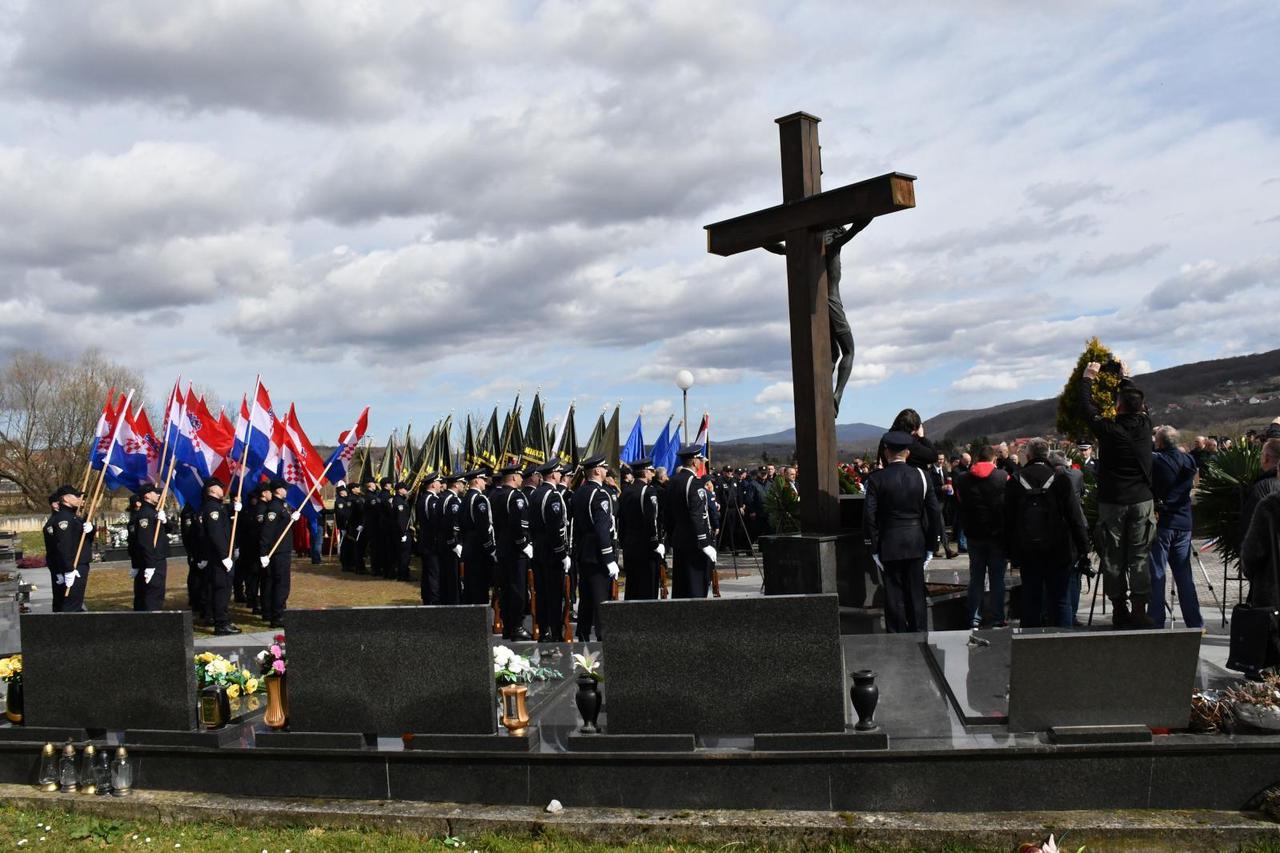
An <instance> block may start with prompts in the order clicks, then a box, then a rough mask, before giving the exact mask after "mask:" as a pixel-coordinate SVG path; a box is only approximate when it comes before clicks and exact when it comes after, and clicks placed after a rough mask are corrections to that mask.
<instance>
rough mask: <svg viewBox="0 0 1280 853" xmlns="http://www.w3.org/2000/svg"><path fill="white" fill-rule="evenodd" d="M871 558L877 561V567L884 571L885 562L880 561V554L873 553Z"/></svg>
mask: <svg viewBox="0 0 1280 853" xmlns="http://www.w3.org/2000/svg"><path fill="white" fill-rule="evenodd" d="M871 559H872V560H874V561H875V564H876V568H877V569H879V570H880V571H881V572H883V571H884V563H882V562H880V555H878V554H872V555H871Z"/></svg>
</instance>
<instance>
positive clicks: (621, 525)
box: [618, 459, 667, 601]
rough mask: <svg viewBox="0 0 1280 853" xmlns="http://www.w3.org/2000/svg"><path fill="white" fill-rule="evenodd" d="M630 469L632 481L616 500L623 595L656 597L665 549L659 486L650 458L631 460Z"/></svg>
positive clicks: (635, 597)
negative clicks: (624, 583) (624, 579)
mask: <svg viewBox="0 0 1280 853" xmlns="http://www.w3.org/2000/svg"><path fill="white" fill-rule="evenodd" d="M631 471H632V474H633V475H634V476H635V481H634V482H632V483H631V484H630V485H628V486H627V487H626V488H625V489H623V491H622V500H621V501H619V502H618V530H619V536H618V538H619V539H621V540H622V561H623V564H624V565H625V566H626V567H627V587H626V592H625V595H624V598H626V600H627V601H632V600H635V599H645V600H651V599H656V598H657V597H658V566H659V563H660V562H661V560H662V558H663V557H664V556H666V553H667V546H666V545H664V544H662V520H661V515H662V514H661V512H660V511H659V507H658V487H657V486H654V485H653V460H651V459H637V460H636V461H634V462H632V463H631Z"/></svg>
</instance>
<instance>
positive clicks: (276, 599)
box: [262, 548, 293, 623]
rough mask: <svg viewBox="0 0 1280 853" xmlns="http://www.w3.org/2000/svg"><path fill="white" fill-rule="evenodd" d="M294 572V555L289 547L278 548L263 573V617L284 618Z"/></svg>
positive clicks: (269, 618) (279, 619)
mask: <svg viewBox="0 0 1280 853" xmlns="http://www.w3.org/2000/svg"><path fill="white" fill-rule="evenodd" d="M292 573H293V555H292V554H290V553H289V549H288V548H277V549H276V552H275V554H273V555H271V560H270V562H268V563H267V568H266V569H265V571H264V573H263V575H262V618H263V619H265V620H266V621H267V622H269V623H270V622H279V621H281V620H282V619H283V618H284V610H285V604H286V602H288V600H289V585H290V580H291V576H292Z"/></svg>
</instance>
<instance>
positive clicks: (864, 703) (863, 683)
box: [849, 669, 880, 732]
mask: <svg viewBox="0 0 1280 853" xmlns="http://www.w3.org/2000/svg"><path fill="white" fill-rule="evenodd" d="M849 676H850V677H851V678H852V679H853V686H852V687H850V688H849V698H850V700H852V702H853V710H854V711H856V712H857V714H858V723H857V725H855V726H854V728H855V729H857V730H858V731H860V732H870V731H875V730H876V729H878V728H880V726H879V724H877V723H876V721H875V719H874V717H875V713H876V705H877V704H878V703H879V702H880V688H879V687H876V674H875V673H874V672H872V671H871V670H869V669H859V670H856V671H854V672H851V673H849Z"/></svg>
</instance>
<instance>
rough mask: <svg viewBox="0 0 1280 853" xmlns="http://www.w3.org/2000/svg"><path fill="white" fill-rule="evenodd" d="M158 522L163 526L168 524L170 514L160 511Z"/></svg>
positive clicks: (157, 515) (157, 516)
mask: <svg viewBox="0 0 1280 853" xmlns="http://www.w3.org/2000/svg"><path fill="white" fill-rule="evenodd" d="M156 521H158V522H160V523H161V524H168V523H169V516H168V514H166V513H165V511H164V510H160V511H159V512H157V513H156Z"/></svg>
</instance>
